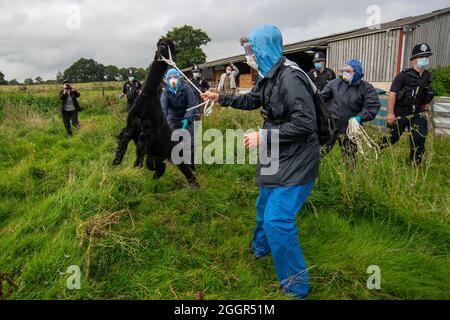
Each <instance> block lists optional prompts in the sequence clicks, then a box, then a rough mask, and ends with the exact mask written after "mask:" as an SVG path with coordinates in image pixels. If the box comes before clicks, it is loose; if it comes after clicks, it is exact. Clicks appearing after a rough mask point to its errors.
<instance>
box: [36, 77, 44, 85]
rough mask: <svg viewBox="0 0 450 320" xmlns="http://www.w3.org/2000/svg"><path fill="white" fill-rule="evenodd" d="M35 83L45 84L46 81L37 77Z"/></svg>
mask: <svg viewBox="0 0 450 320" xmlns="http://www.w3.org/2000/svg"><path fill="white" fill-rule="evenodd" d="M34 81H36V83H37V84H41V83H44V79H42V77H36V78H35V79H34Z"/></svg>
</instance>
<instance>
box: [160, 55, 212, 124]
mask: <svg viewBox="0 0 450 320" xmlns="http://www.w3.org/2000/svg"><path fill="white" fill-rule="evenodd" d="M168 49H169V59H167V58H165V57H163V56H162V55H161V60H162V61H164V62H165V63H167V64H168V65H169V66H171V67H173V68H174V69H176V70H177V71H178V72H179V73H180V74H181V75H182V76H183V77H184V78H185V79H186V80H187V81H188V82H189V83H190V84H191V86H192V87H193V88H194V89H195V90H197V92H198V93H199V94H202V93H203V92H202V91H201V90H200V89H199V88H198V87H197V86H196V85H195V84H194V83H193V82H192V81H191V80H190V79H189V78H188V77H187V76H186V75H185V74H184V73H183V71H181V70H180V69H179V68H178V67H177V64H176V63H175V61H173V59H172V52H171V50H170V48H168ZM203 106H204V109H203V113H204V114H205V116H207V117H209V116H210V115H211V114H212V113H213V106H214V101H211V100H209V99H208V100H206V101H205V102H203V103H200V104H198V105H196V106H193V107H192V108H189V109H187V110H186V112H189V111H192V110H195V109H198V108H201V107H203Z"/></svg>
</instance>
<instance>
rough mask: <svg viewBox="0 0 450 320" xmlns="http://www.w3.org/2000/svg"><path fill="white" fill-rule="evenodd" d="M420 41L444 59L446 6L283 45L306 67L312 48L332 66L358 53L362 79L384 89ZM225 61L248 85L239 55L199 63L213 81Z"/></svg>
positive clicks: (435, 59) (439, 63)
mask: <svg viewBox="0 0 450 320" xmlns="http://www.w3.org/2000/svg"><path fill="white" fill-rule="evenodd" d="M420 42H427V43H428V44H429V45H430V46H431V48H432V50H433V52H434V55H433V56H432V57H431V59H430V63H431V67H432V68H435V67H444V66H448V65H449V64H450V7H449V8H445V9H442V10H437V11H433V12H431V13H427V14H423V15H420V16H415V17H407V18H404V19H399V20H396V21H391V22H387V23H384V24H381V26H380V28H379V29H373V28H368V27H366V28H361V29H357V30H352V31H348V32H344V33H338V34H332V35H329V36H326V37H321V38H316V39H311V40H307V41H302V42H298V43H293V44H289V45H285V47H284V48H285V54H286V56H287V57H288V58H289V59H291V60H293V61H295V62H297V63H298V64H299V65H300V67H302V68H303V69H304V70H305V71H306V72H308V71H309V70H311V69H312V68H313V63H312V60H313V55H314V53H315V52H317V51H321V52H323V53H325V54H326V56H327V59H328V66H329V67H330V68H332V69H334V70H337V69H339V68H340V67H341V66H342V64H343V62H344V61H345V60H348V59H351V58H356V59H359V60H361V62H362V63H363V65H364V68H365V80H367V81H370V82H372V83H374V84H375V85H376V86H377V87H379V88H383V89H389V83H390V82H391V81H392V80H393V78H394V77H395V75H396V74H397V73H398V72H400V71H401V70H402V69H405V68H407V67H408V66H409V63H410V60H409V58H410V53H411V49H412V47H413V46H414V45H415V44H417V43H420ZM231 62H233V63H234V64H236V65H237V67H238V68H239V69H240V71H241V74H240V77H239V86H240V87H241V88H249V87H251V86H252V82H253V80H255V78H256V77H257V74H255V72H253V71H252V69H251V68H249V67H248V66H247V65H246V64H245V57H244V55H239V56H234V57H229V58H225V59H220V60H216V61H211V62H207V63H204V64H202V65H200V68H201V69H202V70H203V75H204V77H205V78H206V79H207V80H209V81H211V82H212V83H216V82H217V81H218V79H219V77H220V74H221V73H223V72H224V69H225V66H226V65H229V64H230V63H231ZM186 71H189V69H188V70H186Z"/></svg>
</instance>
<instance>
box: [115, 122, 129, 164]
mask: <svg viewBox="0 0 450 320" xmlns="http://www.w3.org/2000/svg"><path fill="white" fill-rule="evenodd" d="M131 139H132V134H131V132H130V130H128V128H124V129H123V130H122V131H121V132H120V135H119V145H118V146H117V151H116V157H115V159H114V161H113V165H114V166H117V165H119V164H121V163H122V161H123V157H124V156H125V153H126V152H127V148H128V143H129V142H130V140H131Z"/></svg>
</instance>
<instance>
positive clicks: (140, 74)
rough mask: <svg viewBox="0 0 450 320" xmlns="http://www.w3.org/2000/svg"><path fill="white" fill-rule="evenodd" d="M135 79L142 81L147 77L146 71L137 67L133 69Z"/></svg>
mask: <svg viewBox="0 0 450 320" xmlns="http://www.w3.org/2000/svg"><path fill="white" fill-rule="evenodd" d="M135 75H136V79H137V80H139V81H144V80H145V78H146V77H147V71H146V70H145V69H144V68H138V69H137V70H136V71H135Z"/></svg>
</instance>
